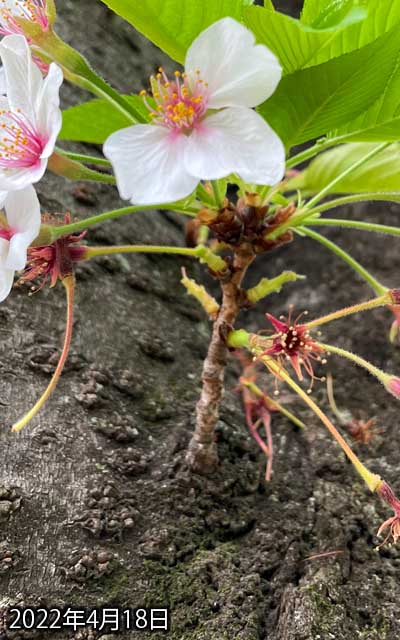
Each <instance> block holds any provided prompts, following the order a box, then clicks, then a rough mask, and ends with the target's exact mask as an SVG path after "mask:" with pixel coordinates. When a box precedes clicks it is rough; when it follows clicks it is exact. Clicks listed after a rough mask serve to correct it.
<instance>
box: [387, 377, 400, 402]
mask: <svg viewBox="0 0 400 640" xmlns="http://www.w3.org/2000/svg"><path fill="white" fill-rule="evenodd" d="M383 384H384V385H385V388H386V390H387V391H389V393H391V394H392V395H393V396H395V398H400V378H398V377H397V376H388V377H387V378H386V379H385V381H384V383H383Z"/></svg>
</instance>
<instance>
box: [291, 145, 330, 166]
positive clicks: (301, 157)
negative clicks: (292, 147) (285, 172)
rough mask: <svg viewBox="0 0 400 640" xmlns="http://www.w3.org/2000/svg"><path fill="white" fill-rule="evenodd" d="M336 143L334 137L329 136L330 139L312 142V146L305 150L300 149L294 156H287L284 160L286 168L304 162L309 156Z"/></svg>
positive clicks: (311, 156)
mask: <svg viewBox="0 0 400 640" xmlns="http://www.w3.org/2000/svg"><path fill="white" fill-rule="evenodd" d="M336 144H337V142H336V138H331V139H330V140H326V139H324V140H321V141H320V142H316V144H314V145H313V146H312V147H309V148H308V149H305V151H301V153H297V154H296V155H295V156H292V157H291V158H288V159H287V161H286V168H287V169H291V168H292V167H295V166H296V165H298V164H301V163H302V162H305V161H306V160H309V159H310V158H313V157H314V156H316V155H317V153H319V152H320V151H325V149H329V147H333V146H334V145H336Z"/></svg>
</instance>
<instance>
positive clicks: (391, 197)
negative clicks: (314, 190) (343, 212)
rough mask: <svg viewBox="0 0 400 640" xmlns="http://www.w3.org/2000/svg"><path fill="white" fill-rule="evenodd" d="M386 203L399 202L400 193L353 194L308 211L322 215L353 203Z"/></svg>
mask: <svg viewBox="0 0 400 640" xmlns="http://www.w3.org/2000/svg"><path fill="white" fill-rule="evenodd" d="M374 200H376V201H382V200H383V201H386V202H399V201H400V192H399V191H380V192H373V191H372V192H369V193H354V194H351V195H348V196H343V197H341V198H335V199H334V200H329V201H328V202H325V203H324V204H319V205H318V206H317V207H315V209H311V210H310V211H309V213H310V215H311V214H315V213H322V212H323V211H329V210H330V209H334V208H335V207H340V206H342V205H344V204H351V203H353V202H370V201H374Z"/></svg>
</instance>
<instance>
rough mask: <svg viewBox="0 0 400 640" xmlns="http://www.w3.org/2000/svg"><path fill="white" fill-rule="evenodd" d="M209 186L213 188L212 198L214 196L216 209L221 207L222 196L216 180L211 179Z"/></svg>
mask: <svg viewBox="0 0 400 640" xmlns="http://www.w3.org/2000/svg"><path fill="white" fill-rule="evenodd" d="M211 186H212V189H213V193H214V198H215V203H216V205H217V207H218V209H221V207H222V204H223V197H222V194H221V191H220V188H219V185H218V180H211Z"/></svg>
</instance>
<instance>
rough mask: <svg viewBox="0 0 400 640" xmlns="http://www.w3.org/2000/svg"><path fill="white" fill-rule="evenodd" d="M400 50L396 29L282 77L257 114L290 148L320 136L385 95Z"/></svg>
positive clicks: (399, 33) (354, 116) (399, 34)
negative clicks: (357, 48)
mask: <svg viewBox="0 0 400 640" xmlns="http://www.w3.org/2000/svg"><path fill="white" fill-rule="evenodd" d="M399 52H400V30H399V29H398V28H397V27H395V28H393V29H392V30H391V31H389V32H388V33H387V34H385V35H384V36H382V37H381V38H378V40H376V41H374V42H372V43H371V44H369V45H366V46H365V47H363V48H362V49H360V50H358V51H353V52H352V53H348V54H346V55H344V56H340V57H339V58H335V59H334V60H330V61H329V62H325V63H323V64H321V65H317V66H315V67H310V68H307V69H303V70H301V71H296V72H295V73H293V74H290V75H288V76H286V77H284V78H283V80H282V81H281V83H280V84H279V86H278V89H277V91H276V92H275V93H274V95H273V96H272V97H271V98H270V99H269V100H267V101H266V102H264V104H263V105H261V106H260V107H259V112H260V113H261V115H262V116H263V117H264V118H265V119H266V120H267V121H268V122H269V124H270V125H271V126H272V128H273V129H274V130H275V131H276V132H277V133H278V135H279V136H280V137H281V139H282V140H283V141H284V143H285V145H286V146H287V147H291V146H292V145H295V144H299V143H301V142H305V141H307V140H311V139H313V138H317V137H319V136H321V135H323V134H325V133H327V132H329V131H331V130H332V129H334V128H338V127H340V126H343V125H345V124H346V123H347V122H349V121H350V120H352V119H354V118H356V117H357V116H358V115H359V114H360V113H361V112H362V111H365V110H366V109H368V108H369V107H370V105H371V104H372V103H373V102H374V101H375V100H377V98H378V96H380V95H382V94H383V93H384V92H385V91H386V88H387V86H388V84H389V82H390V79H391V74H392V73H393V70H394V68H395V66H396V64H397V58H398V56H399ZM366 70H367V72H366ZM333 123H335V124H333Z"/></svg>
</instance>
